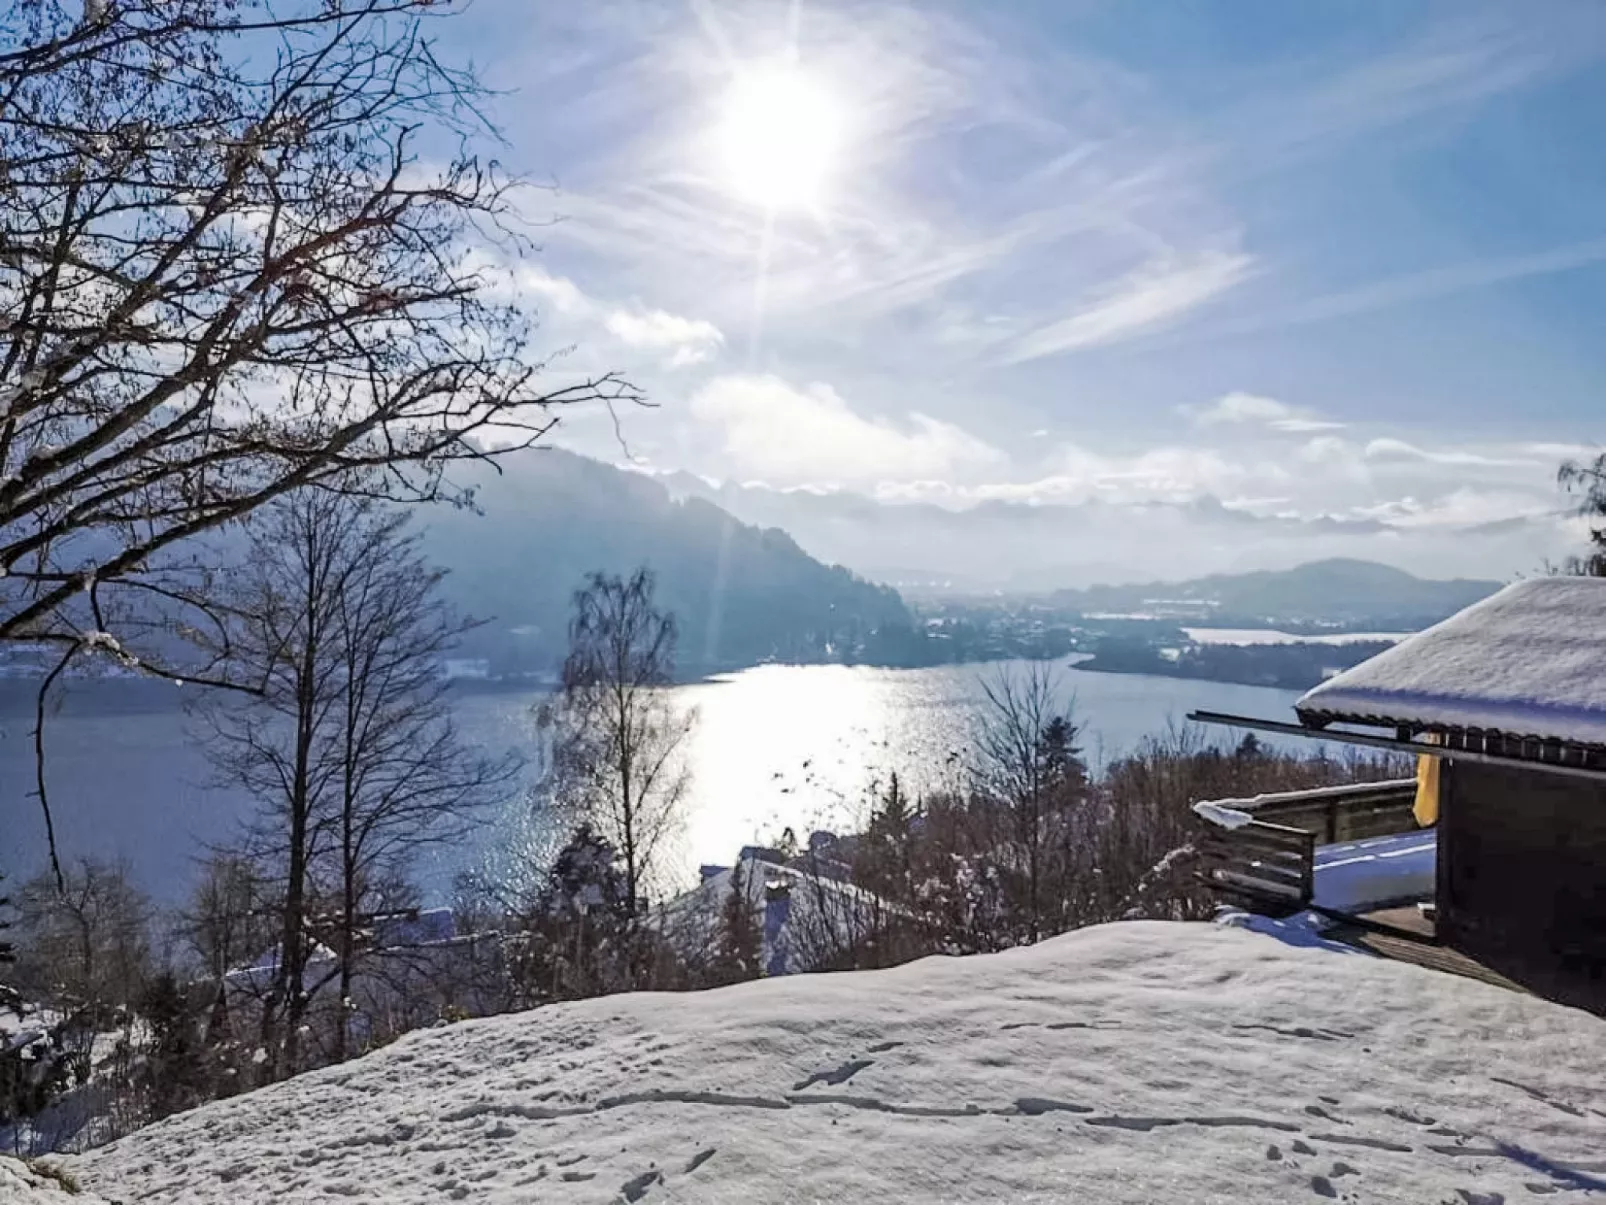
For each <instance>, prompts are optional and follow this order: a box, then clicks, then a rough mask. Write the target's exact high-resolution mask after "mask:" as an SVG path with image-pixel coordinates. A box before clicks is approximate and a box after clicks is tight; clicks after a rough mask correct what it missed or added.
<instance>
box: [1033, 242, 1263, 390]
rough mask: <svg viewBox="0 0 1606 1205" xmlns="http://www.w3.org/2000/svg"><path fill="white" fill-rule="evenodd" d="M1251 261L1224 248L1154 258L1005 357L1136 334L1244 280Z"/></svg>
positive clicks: (1064, 349) (1055, 352) (1061, 349)
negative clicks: (1225, 250) (1221, 249)
mask: <svg viewBox="0 0 1606 1205" xmlns="http://www.w3.org/2000/svg"><path fill="white" fill-rule="evenodd" d="M1253 262H1254V261H1253V259H1252V258H1251V257H1250V256H1247V255H1236V254H1229V253H1227V252H1223V251H1205V252H1201V253H1199V254H1196V255H1191V256H1185V257H1180V258H1179V257H1176V256H1167V257H1165V258H1162V259H1158V260H1153V261H1151V262H1150V263H1148V264H1146V265H1145V266H1144V267H1142V268H1141V269H1139V270H1138V271H1137V272H1134V273H1132V274H1130V275H1128V276H1126V277H1123V278H1122V279H1121V280H1118V281H1117V282H1115V284H1114V285H1113V286H1112V287H1110V288H1108V289H1107V290H1105V292H1104V293H1103V295H1102V296H1100V297H1099V298H1097V299H1096V300H1094V301H1093V302H1092V304H1090V305H1088V306H1086V307H1084V308H1083V309H1081V310H1078V311H1077V312H1076V313H1074V314H1072V315H1071V316H1070V317H1068V318H1062V319H1060V320H1059V321H1058V322H1053V323H1050V324H1049V325H1047V326H1043V327H1039V328H1038V329H1037V330H1035V331H1032V332H1031V333H1030V334H1027V335H1025V336H1023V337H1022V338H1021V339H1019V340H1018V341H1017V342H1016V343H1015V345H1014V347H1013V348H1011V349H1010V351H1009V352H1008V354H1007V355H1006V357H1005V358H1006V360H1007V362H1009V363H1011V364H1017V363H1020V362H1022V361H1024V360H1035V359H1038V358H1040V357H1042V356H1052V355H1058V354H1059V353H1061V352H1067V351H1075V350H1077V349H1079V348H1083V347H1095V346H1098V345H1100V344H1107V343H1120V342H1122V341H1124V340H1127V339H1132V338H1136V337H1137V336H1138V335H1141V334H1143V333H1144V332H1145V331H1149V330H1153V329H1154V328H1156V327H1160V326H1164V325H1166V324H1168V323H1170V322H1174V321H1176V320H1177V319H1179V318H1181V317H1182V316H1183V315H1184V314H1186V313H1187V312H1188V311H1189V310H1192V309H1196V308H1197V307H1199V306H1201V305H1204V304H1205V303H1207V302H1209V301H1212V300H1214V299H1215V298H1216V297H1218V296H1220V295H1221V294H1222V293H1225V292H1226V291H1227V290H1228V289H1231V288H1232V287H1233V286H1235V285H1237V284H1239V283H1241V282H1242V281H1243V280H1245V279H1246V278H1247V277H1248V276H1249V272H1250V268H1251V265H1252V264H1253Z"/></svg>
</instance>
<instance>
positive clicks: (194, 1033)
mask: <svg viewBox="0 0 1606 1205" xmlns="http://www.w3.org/2000/svg"><path fill="white" fill-rule="evenodd" d="M204 1011H205V1010H204V1008H202V1007H198V1006H197V1003H196V1001H195V1000H194V999H192V997H191V996H190V994H189V993H188V992H186V991H185V990H184V987H183V986H182V985H181V984H180V983H179V981H178V980H177V978H175V977H174V975H173V973H172V972H171V971H163V972H161V973H160V974H158V975H156V976H154V977H153V978H152V979H151V981H150V983H149V984H148V985H147V986H146V988H145V992H144V994H143V996H142V997H141V999H140V1002H139V1013H140V1016H142V1017H143V1018H144V1019H145V1023H146V1024H147V1025H148V1026H149V1027H150V1040H149V1044H148V1045H147V1047H146V1051H145V1063H144V1067H143V1080H144V1087H145V1092H146V1100H147V1107H148V1108H149V1110H150V1117H151V1120H153V1121H154V1120H159V1119H160V1118H163V1117H168V1116H170V1115H172V1114H174V1113H178V1112H181V1111H182V1110H184V1109H191V1108H194V1107H195V1106H196V1105H198V1104H201V1103H203V1102H204V1101H206V1100H207V1099H209V1097H210V1095H211V1094H210V1092H209V1091H208V1083H209V1080H210V1078H211V1077H210V1075H209V1067H210V1059H209V1057H208V1052H207V1048H206V1042H205V1039H204V1038H203V1036H202V1032H201V1018H202V1014H203V1012H204Z"/></svg>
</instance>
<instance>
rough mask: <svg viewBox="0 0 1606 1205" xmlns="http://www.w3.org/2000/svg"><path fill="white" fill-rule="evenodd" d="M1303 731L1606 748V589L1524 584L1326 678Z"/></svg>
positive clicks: (1555, 581)
mask: <svg viewBox="0 0 1606 1205" xmlns="http://www.w3.org/2000/svg"><path fill="white" fill-rule="evenodd" d="M1294 706H1295V708H1296V710H1297V711H1298V712H1299V716H1300V719H1301V720H1303V721H1305V722H1307V723H1308V722H1311V721H1313V720H1315V721H1322V720H1349V721H1353V722H1357V723H1366V724H1379V725H1384V724H1386V725H1407V726H1409V727H1412V728H1417V729H1428V730H1440V731H1469V732H1480V733H1499V734H1502V735H1505V736H1510V737H1524V738H1529V737H1533V738H1540V739H1544V740H1559V741H1566V742H1569V743H1573V744H1582V745H1599V746H1606V579H1600V578H1575V577H1548V578H1536V579H1534V580H1532V581H1525V582H1518V583H1516V584H1515V585H1511V586H1507V587H1506V588H1505V589H1504V590H1501V591H1500V592H1499V593H1498V594H1495V595H1493V596H1491V597H1489V598H1486V599H1484V600H1483V601H1482V602H1480V603H1476V604H1474V605H1473V606H1470V607H1468V608H1467V609H1466V610H1465V611H1462V612H1461V613H1460V614H1458V615H1453V616H1451V617H1450V618H1449V619H1447V620H1445V621H1444V622H1443V623H1440V624H1437V625H1435V626H1434V627H1431V628H1429V629H1427V631H1425V632H1419V633H1417V634H1416V635H1415V636H1412V637H1410V638H1408V639H1406V640H1403V641H1401V642H1400V643H1399V644H1397V645H1395V646H1394V647H1393V648H1391V649H1388V650H1386V651H1384V652H1382V653H1379V654H1378V655H1377V656H1375V657H1373V658H1371V659H1370V660H1368V661H1363V662H1362V663H1361V664H1360V665H1357V666H1356V667H1355V668H1354V669H1351V670H1347V671H1345V672H1344V673H1342V674H1339V675H1337V676H1336V677H1333V678H1330V679H1329V680H1328V681H1326V682H1324V683H1323V684H1322V685H1320V686H1318V687H1316V688H1315V689H1314V690H1311V691H1309V692H1308V693H1306V695H1305V696H1304V697H1303V698H1302V699H1300V700H1299V702H1298V703H1296V704H1295V705H1294Z"/></svg>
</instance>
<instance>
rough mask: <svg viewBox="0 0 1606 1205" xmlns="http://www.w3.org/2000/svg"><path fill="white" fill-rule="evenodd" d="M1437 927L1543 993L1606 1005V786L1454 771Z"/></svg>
mask: <svg viewBox="0 0 1606 1205" xmlns="http://www.w3.org/2000/svg"><path fill="white" fill-rule="evenodd" d="M1442 792H1443V793H1442V795H1441V810H1440V816H1439V870H1438V876H1439V882H1438V906H1439V934H1440V937H1441V938H1442V939H1443V940H1444V941H1445V942H1446V943H1447V944H1449V945H1452V946H1455V947H1456V948H1459V949H1462V950H1464V951H1465V952H1466V953H1468V954H1470V955H1471V956H1473V957H1474V958H1477V959H1478V960H1479V961H1482V962H1484V963H1486V964H1487V965H1489V966H1491V967H1493V968H1494V969H1496V970H1498V971H1500V972H1501V973H1502V974H1505V975H1507V976H1508V977H1510V978H1511V979H1514V980H1516V981H1517V982H1518V983H1522V984H1524V985H1525V986H1528V987H1531V988H1533V989H1534V990H1535V991H1538V992H1541V993H1542V994H1544V995H1548V996H1552V997H1555V998H1557V999H1562V1000H1565V1001H1568V1002H1570V1003H1575V1004H1581V1005H1585V1006H1586V1007H1591V1008H1596V1009H1599V1008H1601V1007H1602V1006H1603V1005H1606V782H1596V781H1590V780H1587V779H1578V778H1566V777H1562V776H1561V775H1556V774H1544V773H1535V772H1532V771H1526V770H1517V769H1508V768H1506V767H1503V766H1487V765H1477V764H1473V763H1468V762H1451V763H1448V764H1447V765H1446V766H1445V774H1444V779H1443V787H1442Z"/></svg>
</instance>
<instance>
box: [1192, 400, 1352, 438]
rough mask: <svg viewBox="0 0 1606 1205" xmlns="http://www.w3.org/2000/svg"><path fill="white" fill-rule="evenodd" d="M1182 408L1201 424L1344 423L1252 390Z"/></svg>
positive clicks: (1295, 426) (1304, 428)
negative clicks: (1256, 393)
mask: <svg viewBox="0 0 1606 1205" xmlns="http://www.w3.org/2000/svg"><path fill="white" fill-rule="evenodd" d="M1182 411H1183V413H1185V414H1189V415H1192V417H1193V421H1194V422H1195V423H1197V424H1198V425H1199V426H1201V427H1215V426H1221V425H1223V424H1234V423H1250V424H1255V425H1257V426H1265V427H1270V428H1271V429H1272V430H1273V431H1287V432H1290V433H1307V432H1311V431H1338V430H1341V429H1342V428H1343V426H1344V424H1343V423H1336V422H1332V421H1330V420H1328V419H1323V418H1319V417H1318V416H1316V415H1315V414H1314V413H1312V412H1311V411H1309V410H1306V409H1304V408H1302V407H1299V406H1290V405H1289V404H1288V403H1287V402H1279V401H1278V400H1277V399H1276V398H1269V397H1259V396H1257V395H1255V394H1253V393H1239V392H1234V393H1229V394H1226V395H1225V396H1223V397H1220V398H1217V399H1216V400H1215V401H1214V402H1211V403H1210V404H1209V405H1207V406H1184V407H1182Z"/></svg>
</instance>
